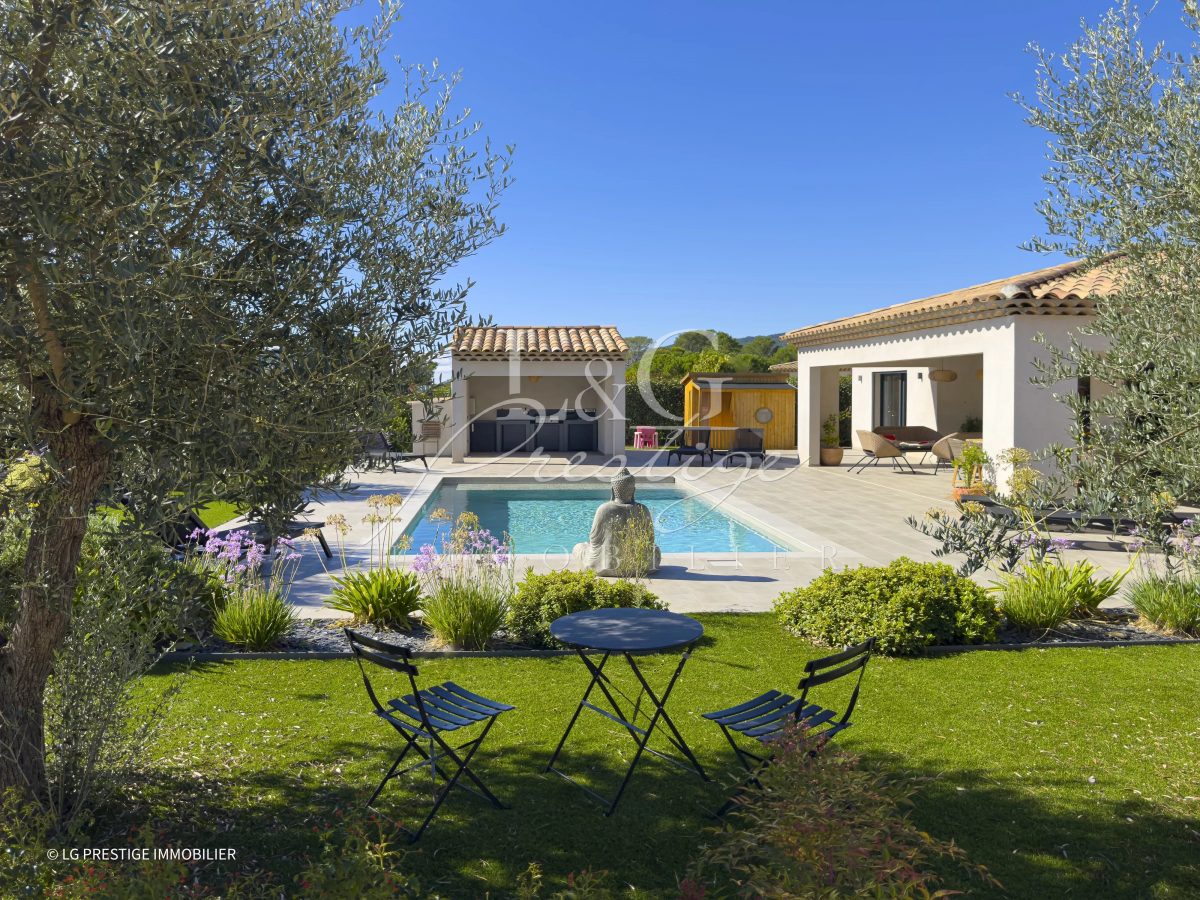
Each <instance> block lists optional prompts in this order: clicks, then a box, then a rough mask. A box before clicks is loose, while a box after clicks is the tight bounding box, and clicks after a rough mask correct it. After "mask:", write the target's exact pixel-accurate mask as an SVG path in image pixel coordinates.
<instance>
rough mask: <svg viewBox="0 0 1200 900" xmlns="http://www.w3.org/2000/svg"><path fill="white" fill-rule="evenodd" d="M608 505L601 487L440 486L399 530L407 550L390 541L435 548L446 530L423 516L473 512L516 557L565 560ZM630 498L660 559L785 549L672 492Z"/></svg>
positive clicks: (641, 491) (644, 491)
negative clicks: (649, 518)
mask: <svg viewBox="0 0 1200 900" xmlns="http://www.w3.org/2000/svg"><path fill="white" fill-rule="evenodd" d="M609 499H611V494H610V491H609V489H608V487H606V486H604V485H597V486H594V487H593V486H570V487H558V486H553V487H552V486H549V485H544V484H531V485H523V486H519V487H513V486H499V485H491V486H483V485H467V484H443V485H439V486H438V488H437V489H436V490H435V491H434V492H433V494H432V496H431V497H430V498H429V500H428V501H427V502H426V503H425V504H424V505H423V506H422V508H421V512H420V514H419V515H418V516H417V518H416V519H415V520H414V521H413V522H412V523H411V524H410V525H409V526H408V528H406V529H405V532H404V534H405V536H406V537H409V538H411V541H412V543H411V544H410V545H409V547H408V549H407V550H404V549H402V544H401V543H399V542H398V544H397V546H396V548H394V549H393V552H395V553H409V554H412V553H416V552H418V551H419V550H420V548H421V547H422V546H423V545H425V544H432V545H433V546H434V547H436V548H438V549H441V545H442V540H443V539H444V538H445V537H447V536H448V534H449V531H450V523H449V522H445V521H436V520H435V521H431V520H430V518H429V514H430V513H431V512H433V511H434V510H435V509H444V510H446V512H447V513H449V515H450V520H451V522H453V520H454V519H456V518H458V515H459V514H460V513H462V512H466V511H470V512H473V513H475V515H477V516H479V522H480V525H481V527H483V528H486V529H488V530H489V531H491V532H492V533H493V534H494V535H496V536H498V537H499V536H501V535H504V534H507V535H509V536H510V537H511V539H512V544H513V549H514V552H516V553H570V552H571V548H572V547H573V546H574V545H575V544H578V543H579V542H581V541H586V540H587V538H588V534H589V533H590V532H591V530H592V519H593V518H594V517H595V515H596V507H598V506H599V505H600V504H601V503H604V502H606V501H607V500H609ZM637 499H638V500H639V501H640V502H642V503H644V504H646V506H648V507H649V508H650V512H651V514H652V515H653V516H654V533H655V539H656V541H657V543H658V546H659V547H660V548H661V549H662V552H663V553H690V552H692V551H696V552H704V553H711V552H733V551H738V552H741V553H770V552H773V551H777V550H783V549H786V548H784V547H782V546H781V545H780V544H779V543H778V542H776V541H773V540H771V539H769V538H766V537H764V536H763V535H761V534H759V533H758V532H756V531H754V530H753V529H751V528H749V527H747V526H746V525H743V524H742V523H741V522H739V521H737V520H736V519H732V518H730V517H729V516H727V515H725V513H723V512H722V511H721V510H720V508H719V507H717V506H714V505H713V504H712V503H709V502H708V501H707V500H704V499H703V498H700V497H696V496H693V495H692V494H689V493H687V492H686V491H682V490H680V489H679V488H674V487H666V486H662V487H659V486H648V485H638V489H637ZM403 540H404V538H403V537H402V538H401V542H402V541H403Z"/></svg>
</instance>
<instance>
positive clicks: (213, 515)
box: [196, 500, 242, 528]
mask: <svg viewBox="0 0 1200 900" xmlns="http://www.w3.org/2000/svg"><path fill="white" fill-rule="evenodd" d="M241 514H242V510H240V509H238V508H237V507H236V506H235V505H234V504H232V503H226V502H225V501H224V500H214V501H213V502H212V503H206V504H205V505H204V506H202V507H200V508H199V509H198V510H196V515H198V516H199V517H200V521H201V522H203V523H204V524H205V525H207V526H208V527H209V528H216V527H217V526H218V525H224V524H225V523H226V522H228V521H229V520H230V519H236V518H237V517H238V516H240V515H241Z"/></svg>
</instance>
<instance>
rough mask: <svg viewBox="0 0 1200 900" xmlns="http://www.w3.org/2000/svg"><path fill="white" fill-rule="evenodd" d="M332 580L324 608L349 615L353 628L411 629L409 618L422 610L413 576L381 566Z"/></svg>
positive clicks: (415, 580)
mask: <svg viewBox="0 0 1200 900" xmlns="http://www.w3.org/2000/svg"><path fill="white" fill-rule="evenodd" d="M332 578H333V583H334V585H335V587H334V589H333V593H332V594H331V595H330V597H329V599H328V600H326V601H325V605H326V606H328V607H330V608H331V609H336V610H340V611H341V612H347V613H350V615H351V616H353V623H354V624H355V625H361V624H363V623H369V624H371V625H375V626H392V627H396V628H403V629H404V630H405V631H408V630H410V629H411V628H412V620H411V619H410V618H409V616H411V615H412V614H413V613H414V612H416V611H417V610H418V609H420V607H421V581H420V579H419V578H417V576H416V573H414V572H409V571H406V570H404V569H397V568H394V567H392V566H384V567H382V568H379V569H365V570H362V571H358V572H347V573H346V574H344V575H334V576H332Z"/></svg>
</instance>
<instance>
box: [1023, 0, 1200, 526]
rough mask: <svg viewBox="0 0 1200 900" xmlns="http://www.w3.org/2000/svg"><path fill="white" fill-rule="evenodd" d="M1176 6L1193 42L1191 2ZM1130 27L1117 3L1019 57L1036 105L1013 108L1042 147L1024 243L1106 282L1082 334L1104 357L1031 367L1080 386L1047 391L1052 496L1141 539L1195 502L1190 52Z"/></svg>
mask: <svg viewBox="0 0 1200 900" xmlns="http://www.w3.org/2000/svg"><path fill="white" fill-rule="evenodd" d="M1183 8H1184V21H1185V23H1186V24H1187V27H1188V28H1189V29H1190V30H1191V31H1192V32H1193V33H1194V35H1196V37H1198V38H1200V19H1198V13H1197V6H1196V4H1195V3H1194V2H1188V3H1185V4H1184V7H1183ZM1140 25H1141V23H1140V21H1139V18H1138V14H1137V12H1136V10H1133V9H1131V8H1130V7H1128V6H1121V7H1119V8H1118V9H1115V10H1111V11H1109V12H1108V13H1106V14H1105V15H1104V16H1103V17H1102V18H1101V19H1100V22H1099V24H1097V25H1095V26H1094V27H1086V28H1085V30H1084V32H1083V34H1082V36H1081V37H1080V38H1079V40H1077V41H1076V42H1075V43H1074V44H1073V45H1072V47H1071V48H1070V49H1069V50H1068V51H1067V52H1066V53H1065V54H1061V55H1059V54H1054V53H1050V52H1048V51H1045V50H1042V49H1040V48H1034V52H1035V53H1036V55H1037V59H1038V85H1037V92H1036V97H1035V98H1034V99H1033V100H1032V101H1026V100H1023V99H1021V98H1018V99H1019V100H1021V102H1022V104H1023V105H1024V107H1025V109H1026V110H1027V112H1028V114H1029V122H1030V124H1032V125H1034V126H1036V127H1038V128H1041V129H1043V130H1044V131H1046V132H1047V133H1048V134H1049V135H1050V150H1049V160H1050V168H1049V171H1048V172H1047V173H1046V175H1045V181H1046V183H1047V184H1048V186H1049V191H1048V196H1047V198H1046V199H1045V200H1044V201H1043V202H1042V203H1041V205H1040V209H1041V212H1042V214H1043V215H1044V216H1045V219H1046V229H1047V233H1048V235H1049V236H1048V237H1047V238H1045V239H1041V240H1037V241H1034V242H1033V244H1032V246H1033V247H1034V248H1035V249H1043V250H1052V251H1057V252H1061V253H1067V254H1070V255H1072V256H1076V257H1081V258H1084V259H1086V260H1088V261H1090V262H1093V263H1095V262H1100V261H1102V260H1103V261H1106V264H1107V265H1109V266H1111V267H1113V268H1114V269H1116V270H1118V271H1119V281H1118V286H1117V290H1116V292H1115V293H1114V294H1113V295H1111V296H1109V297H1108V298H1106V299H1105V300H1104V302H1103V303H1099V304H1097V312H1096V317H1095V320H1094V321H1093V322H1092V323H1091V324H1089V325H1087V326H1085V327H1084V328H1083V329H1082V330H1083V331H1084V332H1085V333H1088V334H1095V335H1100V336H1102V337H1103V338H1105V339H1106V343H1107V347H1106V348H1105V349H1104V350H1103V351H1094V350H1089V349H1088V348H1086V347H1084V346H1082V344H1081V343H1080V342H1079V341H1075V342H1073V343H1072V345H1071V346H1070V348H1069V349H1067V350H1065V351H1062V352H1058V351H1054V352H1052V355H1051V361H1050V362H1049V364H1048V365H1046V366H1045V367H1044V383H1045V385H1046V387H1047V389H1048V390H1049V389H1052V388H1051V386H1052V385H1055V384H1059V383H1061V382H1063V381H1067V383H1068V384H1070V385H1074V384H1075V379H1080V378H1083V379H1090V380H1091V382H1092V384H1093V390H1092V392H1091V393H1092V397H1091V400H1090V401H1089V400H1086V399H1084V398H1082V397H1081V396H1079V394H1078V393H1077V392H1076V391H1075V390H1073V389H1069V390H1066V391H1063V392H1062V393H1061V394H1058V395H1057V399H1059V400H1060V401H1061V402H1062V403H1064V404H1065V405H1066V406H1067V407H1068V408H1069V409H1070V410H1071V412H1072V413H1073V416H1074V426H1073V429H1072V431H1073V434H1072V437H1073V446H1070V447H1066V446H1055V447H1052V448H1050V452H1051V453H1052V454H1053V456H1054V457H1055V458H1056V460H1057V462H1058V468H1059V471H1060V472H1061V477H1060V478H1059V479H1057V481H1056V483H1055V484H1054V485H1053V489H1054V490H1058V491H1061V492H1063V493H1067V492H1072V493H1073V492H1074V491H1075V490H1077V491H1078V496H1079V498H1080V499H1081V501H1082V502H1083V503H1084V504H1086V505H1088V506H1090V507H1091V508H1092V509H1094V510H1096V511H1100V510H1103V511H1104V512H1105V513H1113V514H1117V515H1123V516H1130V517H1133V518H1135V519H1137V520H1138V521H1140V522H1143V523H1144V524H1146V525H1147V526H1148V527H1154V526H1156V525H1157V523H1158V522H1159V521H1161V515H1160V514H1161V510H1162V508H1163V507H1164V506H1170V505H1171V504H1172V503H1173V502H1174V499H1175V498H1186V499H1189V500H1191V501H1193V502H1194V501H1195V500H1197V499H1200V454H1198V453H1197V452H1196V447H1197V445H1198V443H1200V338H1198V337H1197V335H1198V332H1197V326H1196V323H1197V322H1200V217H1198V216H1197V214H1196V211H1197V200H1196V198H1197V197H1200V131H1198V130H1197V128H1196V123H1197V122H1200V76H1198V74H1197V73H1198V72H1200V54H1198V53H1197V51H1196V49H1195V48H1196V46H1197V44H1196V43H1195V42H1193V43H1192V44H1191V45H1190V47H1189V48H1184V49H1183V52H1182V53H1180V54H1178V55H1177V54H1175V53H1168V52H1167V51H1166V49H1164V48H1163V47H1162V46H1156V47H1146V46H1144V45H1143V44H1142V43H1141V42H1140V40H1139V39H1138V32H1139V28H1140ZM1193 41H1195V38H1194V39H1193ZM1030 449H1034V448H1030Z"/></svg>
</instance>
